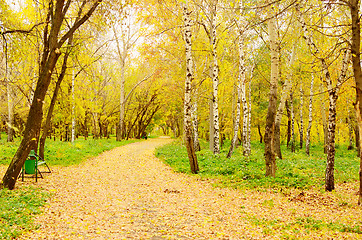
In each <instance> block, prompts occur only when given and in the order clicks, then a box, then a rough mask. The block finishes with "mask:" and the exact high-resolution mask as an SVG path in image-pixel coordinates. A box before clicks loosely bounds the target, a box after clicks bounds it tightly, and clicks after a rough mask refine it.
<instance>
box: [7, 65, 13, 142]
mask: <svg viewBox="0 0 362 240" xmlns="http://www.w3.org/2000/svg"><path fill="white" fill-rule="evenodd" d="M6 65H7V64H6ZM7 75H8V74H7V69H6V70H5V79H6V85H7V96H8V122H7V124H8V139H7V141H8V142H13V141H14V133H15V131H14V94H13V90H12V86H11V82H10V80H9V77H8V76H7Z"/></svg>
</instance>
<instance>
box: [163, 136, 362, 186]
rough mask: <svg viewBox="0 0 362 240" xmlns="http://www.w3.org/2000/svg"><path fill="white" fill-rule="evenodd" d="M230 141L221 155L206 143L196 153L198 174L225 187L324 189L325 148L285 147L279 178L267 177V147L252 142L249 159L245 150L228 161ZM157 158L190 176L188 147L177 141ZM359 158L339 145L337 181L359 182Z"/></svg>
mask: <svg viewBox="0 0 362 240" xmlns="http://www.w3.org/2000/svg"><path fill="white" fill-rule="evenodd" d="M229 146H230V142H228V141H226V142H225V144H224V146H223V148H222V149H221V151H220V155H218V156H217V155H214V154H213V153H212V152H211V151H210V150H208V149H207V143H203V147H202V150H201V151H199V152H197V159H198V162H199V167H200V172H199V175H200V176H201V177H205V178H213V179H218V180H219V181H218V183H219V184H221V185H222V186H227V187H234V188H298V189H308V188H311V187H320V188H321V187H322V186H323V184H324V174H325V166H326V155H325V154H324V153H323V146H322V145H312V146H311V148H310V152H311V154H310V156H308V155H306V154H305V152H304V149H297V151H296V152H295V153H292V152H290V149H287V148H286V146H282V153H283V159H277V172H276V177H275V178H272V177H265V159H264V145H263V144H260V143H258V142H253V143H252V153H251V155H250V157H244V156H243V155H242V152H241V151H242V148H241V147H239V148H238V149H236V150H235V151H234V153H233V155H232V157H231V158H226V155H227V153H228V150H229ZM157 156H158V157H160V158H161V159H163V160H164V161H165V162H166V163H167V164H169V165H170V166H171V167H172V168H173V169H174V170H175V171H177V172H184V173H191V171H190V166H189V160H188V157H187V152H186V148H185V146H183V145H182V144H181V142H180V141H179V140H178V141H174V142H173V143H171V144H168V145H166V146H163V147H161V148H158V149H157ZM358 170H359V159H358V158H357V156H356V152H355V151H353V150H347V146H338V147H337V149H336V157H335V179H336V182H350V181H355V180H357V179H358Z"/></svg>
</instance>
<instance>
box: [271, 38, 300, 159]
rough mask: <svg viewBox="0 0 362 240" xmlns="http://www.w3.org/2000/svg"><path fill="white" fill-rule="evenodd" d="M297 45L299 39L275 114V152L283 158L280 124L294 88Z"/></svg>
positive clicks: (293, 50)
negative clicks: (293, 79) (293, 78)
mask: <svg viewBox="0 0 362 240" xmlns="http://www.w3.org/2000/svg"><path fill="white" fill-rule="evenodd" d="M296 45H297V41H296V42H295V43H294V45H293V49H292V55H291V57H290V60H289V74H288V77H287V79H286V80H285V82H284V85H283V92H282V96H281V99H280V103H279V107H278V111H277V114H276V116H275V133H274V134H275V135H274V137H275V139H274V144H275V145H274V146H275V152H276V154H277V156H278V158H280V159H282V158H283V157H282V151H281V150H280V124H281V121H282V114H283V111H284V107H285V102H286V101H287V97H288V95H289V94H290V89H291V88H292V77H293V67H292V66H293V65H294V62H295V48H296Z"/></svg>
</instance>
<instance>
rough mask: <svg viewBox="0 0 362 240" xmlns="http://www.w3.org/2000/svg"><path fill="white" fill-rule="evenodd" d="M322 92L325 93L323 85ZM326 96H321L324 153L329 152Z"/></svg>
mask: <svg viewBox="0 0 362 240" xmlns="http://www.w3.org/2000/svg"><path fill="white" fill-rule="evenodd" d="M320 92H323V86H322V84H321V85H320ZM323 95H324V94H321V108H322V109H321V110H322V112H321V114H322V123H323V146H324V147H323V148H324V153H327V152H328V147H327V146H328V124H327V119H326V114H325V112H326V106H325V104H324V96H323Z"/></svg>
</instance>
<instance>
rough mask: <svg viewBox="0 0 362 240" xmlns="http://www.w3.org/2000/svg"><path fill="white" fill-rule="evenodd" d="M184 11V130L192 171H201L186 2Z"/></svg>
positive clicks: (189, 22)
mask: <svg viewBox="0 0 362 240" xmlns="http://www.w3.org/2000/svg"><path fill="white" fill-rule="evenodd" d="M183 13H184V24H185V30H184V38H185V51H186V79H185V102H184V132H185V142H186V149H187V154H188V157H189V162H190V167H191V172H192V173H197V172H198V171H199V166H198V163H197V157H196V154H195V149H194V141H193V140H194V139H193V137H192V119H191V111H192V104H191V91H192V89H191V88H192V80H193V79H194V76H193V60H192V43H191V19H190V12H189V11H188V9H187V5H186V3H185V4H183Z"/></svg>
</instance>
